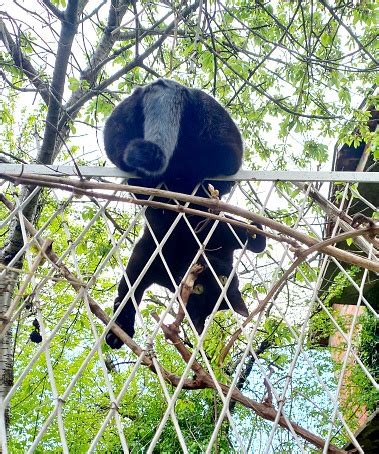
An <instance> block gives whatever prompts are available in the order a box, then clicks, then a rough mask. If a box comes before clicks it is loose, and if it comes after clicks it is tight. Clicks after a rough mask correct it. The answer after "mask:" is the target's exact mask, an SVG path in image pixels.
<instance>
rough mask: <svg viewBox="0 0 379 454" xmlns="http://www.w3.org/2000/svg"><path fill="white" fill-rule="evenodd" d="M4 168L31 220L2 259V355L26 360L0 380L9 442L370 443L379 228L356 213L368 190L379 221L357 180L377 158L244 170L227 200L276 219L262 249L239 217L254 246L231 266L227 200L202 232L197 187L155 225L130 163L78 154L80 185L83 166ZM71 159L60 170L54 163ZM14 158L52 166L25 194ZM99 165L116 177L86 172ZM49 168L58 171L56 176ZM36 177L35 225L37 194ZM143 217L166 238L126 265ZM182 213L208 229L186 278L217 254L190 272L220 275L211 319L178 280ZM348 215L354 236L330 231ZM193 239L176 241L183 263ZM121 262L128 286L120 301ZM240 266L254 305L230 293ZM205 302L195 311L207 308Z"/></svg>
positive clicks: (1, 422) (8, 198)
mask: <svg viewBox="0 0 379 454" xmlns="http://www.w3.org/2000/svg"><path fill="white" fill-rule="evenodd" d="M0 171H1V172H0V173H2V175H4V176H6V177H7V178H6V179H4V180H2V199H1V202H2V204H1V206H0V215H1V218H0V228H1V234H2V236H1V237H2V238H3V239H5V238H6V237H7V234H9V231H10V229H12V228H13V227H14V226H15V225H18V227H17V228H18V229H19V234H20V237H21V238H22V245H21V247H20V248H19V249H18V250H17V251H14V253H13V254H11V255H10V256H9V257H7V258H6V261H5V262H6V264H5V265H3V266H2V268H1V269H0V273H1V290H2V292H1V299H0V302H1V303H2V305H3V307H2V308H1V309H0V311H1V320H0V349H1V350H0V351H1V354H0V367H1V368H2V370H1V374H2V375H3V376H5V374H6V373H9V370H11V371H12V373H13V374H14V378H13V379H12V380H11V382H9V386H3V387H2V388H1V390H2V395H1V401H0V435H1V443H2V452H3V453H6V452H35V451H36V452H60V451H63V452H151V453H152V452H209V453H210V452H234V451H235V452H246V453H247V452H254V453H261V452H262V453H268V452H293V453H296V452H314V450H315V449H319V450H322V451H323V452H345V451H344V450H346V449H350V448H355V449H356V450H357V451H358V452H364V450H365V445H364V443H365V442H364V441H362V438H360V437H357V436H356V435H355V434H357V431H358V429H361V433H362V427H364V425H365V423H366V421H367V420H368V418H369V415H370V414H371V413H373V412H375V400H377V399H378V384H377V378H378V364H377V363H375V361H373V358H374V359H375V354H373V353H372V352H371V353H370V350H369V348H368V346H367V339H371V338H372V337H371V338H370V336H378V334H377V319H378V316H377V312H376V310H377V306H378V303H377V301H378V300H379V298H378V296H379V285H378V272H379V255H378V249H379V248H378V245H379V243H378V240H377V239H376V238H375V235H371V236H370V235H369V234H368V230H365V233H366V234H365V235H357V234H355V236H354V232H355V228H353V227H351V226H350V224H351V221H352V219H356V218H353V216H354V215H356V214H357V213H356V211H355V210H356V206H357V205H356V204H355V201H359V208H360V210H359V212H360V213H363V214H364V215H365V216H366V217H365V218H364V219H363V221H364V222H363V227H365V225H364V223H365V222H368V225H369V227H370V226H371V227H372V228H373V229H374V230H373V231H374V232H375V233H376V234H377V233H378V230H377V227H376V224H375V219H377V217H379V216H378V214H379V212H378V207H377V206H376V204H375V200H376V198H375V197H374V198H373V200H368V199H367V198H364V197H362V196H361V195H360V192H359V188H360V186H359V185H357V184H353V185H352V184H350V183H349V182H353V183H358V182H361V184H368V185H372V188H373V194H374V193H375V191H377V190H378V187H379V175H378V174H377V173H371V174H370V173H347V172H346V173H343V172H336V173H330V172H325V173H322V172H319V173H316V174H310V173H300V172H299V173H295V172H288V173H283V172H278V173H276V174H275V173H274V172H269V173H264V172H262V173H259V172H255V173H254V174H253V173H246V172H241V173H240V174H239V176H237V178H236V182H235V184H234V187H233V189H232V190H231V192H230V194H229V195H228V196H226V198H225V200H226V201H227V202H228V203H229V204H230V205H231V206H234V207H237V211H235V213H236V212H237V213H240V214H243V213H244V212H249V213H255V214H256V215H259V216H263V217H264V218H265V219H267V223H266V224H265V225H264V231H265V233H266V234H267V245H266V248H265V250H264V251H262V252H260V253H257V254H254V253H253V252H251V251H249V250H248V247H247V245H246V244H243V243H242V242H241V241H240V238H239V236H238V235H237V234H236V233H235V232H236V231H237V232H238V230H237V229H238V227H236V224H234V225H233V224H228V227H227V229H228V230H226V232H228V235H229V232H230V234H231V235H234V236H233V238H234V241H236V240H237V241H238V242H239V247H238V248H236V251H235V252H234V258H233V264H232V266H230V267H229V268H228V269H227V275H225V276H222V277H223V279H222V280H221V279H220V275H219V274H218V272H217V270H216V269H215V262H214V260H212V259H211V258H210V256H211V255H212V252H213V251H212V250H210V249H209V247H210V246H209V245H211V244H212V238H214V235H215V231H216V229H217V227H218V226H219V225H221V224H223V219H222V217H223V216H224V214H223V212H221V213H219V212H217V211H215V210H213V211H212V210H211V211H210V212H209V211H208V210H205V213H207V214H210V215H213V216H214V219H211V220H210V221H208V226H207V223H206V222H205V224H204V222H203V223H202V225H205V226H207V227H208V229H209V230H208V231H207V234H206V235H205V237H204V239H201V240H200V239H199V230H198V229H197V228H198V227H199V226H198V225H195V227H194V222H193V219H194V214H193V213H191V212H189V211H187V210H186V208H188V207H192V208H193V204H191V205H190V201H187V202H186V203H185V202H183V201H182V202H181V204H178V202H175V204H174V206H176V208H177V209H178V212H177V213H176V214H175V215H173V222H172V223H171V225H170V226H169V228H167V231H165V232H164V234H162V235H161V236H158V237H157V232H156V230H155V229H154V228H151V226H150V225H149V220H148V218H146V216H145V215H146V210H152V208H147V207H146V206H142V205H136V204H130V203H126V202H125V200H126V199H125V198H128V199H130V198H131V197H134V196H133V195H131V194H129V193H128V192H127V191H126V188H123V187H121V186H115V184H114V183H115V182H116V181H117V180H115V177H119V176H121V174H120V173H119V171H118V170H116V169H98V168H97V169H96V170H94V169H93V168H80V174H81V175H82V177H85V180H82V181H81V187H80V188H79V189H81V191H82V192H81V193H80V191H77V189H78V186H76V187H74V186H70V184H71V183H72V182H74V181H76V182H77V181H78V179H77V178H76V177H74V176H73V175H75V173H76V172H77V169H74V168H68V167H65V168H63V167H60V168H57V167H54V168H52V167H51V168H47V167H42V166H25V167H22V168H21V166H12V167H9V166H8V167H7V166H1V168H0ZM5 174H6V175H5ZM57 174H58V176H59V177H60V180H59V181H58V180H57V183H56V184H55V183H54V184H53V182H52V180H45V181H43V179H44V178H45V177H44V176H46V175H50V176H51V175H53V176H54V175H57ZM11 175H13V176H17V178H16V180H15V181H13V183H20V182H24V183H32V182H33V181H32V179H33V177H34V178H36V179H37V180H38V181H34V183H35V184H37V186H36V188H35V189H34V190H33V191H32V192H31V194H30V195H29V196H28V197H27V199H26V200H25V201H23V202H22V203H21V202H20V201H19V194H20V190H19V187H17V186H15V185H14V184H13V183H12V182H9V181H8V180H9V177H10V176H11ZM67 175H68V176H67ZM63 177H64V178H65V180H64V181H65V183H63V182H62V181H63V180H62V178H63ZM100 177H103V179H102V181H104V178H106V181H107V182H109V183H108V186H106V185H102V186H96V185H94V186H93V187H89V186H88V185H87V186H86V184H87V183H90V182H91V181H95V179H96V178H97V179H98V178H100ZM91 178H92V179H91ZM307 180H309V181H308V182H307ZM315 181H316V183H315ZM342 181H344V183H342ZM299 182H302V183H299ZM328 182H333V184H332V188H333V190H332V191H330V190H329V189H330V185H329V183H328ZM40 185H42V186H48V188H46V189H44V190H43V191H42V192H41V191H40ZM75 188H76V189H75ZM374 188H375V189H374ZM75 190H76V193H75ZM70 191H71V192H70ZM37 193H39V202H38V206H37V212H38V221H37V223H36V225H32V224H31V223H30V222H29V221H27V219H26V218H25V217H24V211H25V209H27V205H28V203H29V202H30V201H31V200H32V199H33V198H34V197H35V195H36V194H37ZM79 193H80V194H79ZM329 193H331V194H332V196H331V200H329V199H328V196H327V195H328V194H329ZM105 195H106V196H105ZM149 200H153V196H150V198H149ZM154 200H157V197H155V199H154ZM159 200H160V201H161V199H159ZM166 201H167V200H166ZM183 207H184V208H183ZM362 207H363V209H362ZM238 210H240V211H238ZM244 210H245V211H244ZM225 214H228V213H225ZM217 217H218V219H217ZM236 219H237V218H236ZM253 219H254V218H253ZM259 219H262V218H259ZM369 219H373V221H371V223H370V222H369ZM238 220H239V221H243V222H245V221H246V219H243V218H242V217H241V216H240V217H238ZM271 221H276V222H277V223H279V224H280V225H281V226H283V230H280V229H279V231H278V230H277V229H276V227H275V226H277V225H278V224H275V223H272V222H271ZM209 223H210V224H209ZM143 225H145V226H146V228H147V229H149V228H150V234H151V236H152V238H153V240H154V247H153V249H152V250H151V251H150V250H149V251H147V252H146V263H145V266H144V267H143V269H142V271H141V273H140V275H139V276H138V278H137V279H135V280H133V281H131V277H130V276H128V275H127V274H126V273H125V265H126V264H127V262H128V260H129V259H130V256H131V253H132V250H133V248H134V247H135V244H136V242H137V241H138V238H140V237H141V232H142V229H143ZM180 225H185V226H186V228H187V229H188V231H189V232H190V234H191V236H192V238H193V240H194V241H195V243H196V245H197V246H196V250H195V251H194V253H193V257H192V260H191V264H190V266H189V267H188V270H187V274H185V273H184V274H183V276H182V279H183V282H185V284H186V285H187V284H188V282H189V281H188V280H187V279H186V276H187V278H188V276H191V275H189V274H188V273H190V272H191V270H193V268H192V265H194V264H196V263H198V262H199V261H201V262H202V264H203V265H204V267H205V268H204V269H203V270H202V271H201V272H200V273H199V274H198V276H197V278H196V276H195V280H194V282H193V283H192V287H191V285H190V286H189V290H190V291H192V292H193V293H192V297H194V293H195V294H196V289H197V287H196V285H199V284H197V282H200V281H201V277H202V273H204V274H203V276H207V277H206V279H207V280H206V281H204V282H206V283H208V285H213V284H214V283H216V290H215V291H214V292H213V293H211V296H213V297H214V301H213V300H212V301H208V300H207V304H210V305H211V310H210V312H211V313H210V315H209V316H207V315H208V313H206V316H207V318H206V320H205V328H204V330H203V331H201V330H200V332H198V331H197V330H196V328H195V326H196V323H195V321H194V320H195V318H194V319H193V320H192V319H191V318H190V317H189V316H188V313H187V310H186V308H185V307H184V306H185V303H186V298H185V296H183V295H185V293H183V289H185V288H187V287H186V285H181V284H180V283H179V284H178V282H177V280H176V278H175V276H176V275H177V270H174V269H171V268H170V261H169V260H168V258H167V254H166V252H165V251H167V248H166V249H165V245H166V244H168V241H169V240H170V238H171V235H175V232H176V231H177V230H175V229H178V228H179V227H178V226H180ZM225 225H226V224H225ZM288 228H290V229H292V230H290V229H288ZM200 229H201V227H200ZM375 229H376V230H375ZM291 231H292V232H293V233H294V237H290V235H289V233H288V232H291ZM173 232H174V233H173ZM344 232H353V235H352V237H353V238H352V239H346V238H344V239H343V241H340V242H339V243H338V248H333V247H331V245H332V244H333V242H334V240H333V238H334V237H336V236H338V235H340V234H341V233H344ZM302 235H303V236H302ZM347 236H348V235H347ZM305 237H306V238H308V240H307V242H305V243H304V242H302V241H301V238H305ZM329 238H332V239H331V240H330V241H329V242H328V241H326V242H325V244H324V243H322V244H321V246H320V247H318V245H319V244H320V243H321V242H322V241H324V240H327V239H329ZM193 240H191V241H193ZM4 247H7V245H5V244H4ZM186 247H187V248H188V247H189V246H188V244H177V245H176V251H177V256H178V257H179V259H178V263H180V257H181V255H183V253H184V252H185V251H186V249H185V248H186ZM309 247H311V248H313V249H312V250H311V252H312V253H307V248H309ZM349 258H350V259H352V261H351V262H350V263H349V260H348V259H349ZM20 260H21V261H22V267H20ZM157 260H160V263H162V264H163V267H164V270H165V272H166V273H167V276H168V280H169V283H168V284H167V285H166V287H168V288H169V289H168V290H167V289H165V288H162V286H158V285H153V286H150V287H149V289H148V290H147V291H146V292H145V293H144V297H143V300H142V303H141V304H140V305H139V306H138V305H137V299H138V297H137V296H136V295H135V292H136V291H138V287H139V285H140V283H141V281H142V280H143V279H144V276H146V273H147V272H148V270H149V268H150V267H151V266H154V264H156V262H157ZM221 261H222V260H221ZM291 267H292V268H291ZM204 270H205V271H204ZM122 277H124V279H125V281H126V282H127V283H128V286H127V292H126V294H125V295H123V296H124V297H123V300H122V301H121V304H120V305H119V307H118V309H117V311H116V312H115V314H113V310H112V308H113V300H114V298H115V296H116V289H117V285H118V282H119V281H120V279H121V278H122ZM236 277H238V279H239V290H240V291H241V293H242V295H243V300H244V303H245V304H246V305H247V307H248V311H249V314H250V315H249V316H248V318H247V319H246V320H245V317H243V316H241V315H238V314H237V313H236V312H235V311H234V310H233V307H235V301H233V300H232V299H231V298H230V291H231V288H232V286H233V285H236ZM204 279H205V278H204ZM221 281H222V282H221ZM14 282H16V285H15V286H14V285H13V283H14ZM210 283H212V284H210ZM237 284H238V281H237ZM200 290H201V288H200ZM203 290H204V289H203ZM187 296H188V295H187ZM126 304H129V305H131V304H134V307H135V309H136V322H135V328H136V332H135V335H134V337H133V339H130V338H127V337H126V338H123V340H124V339H126V341H127V345H124V346H123V347H122V348H121V349H119V350H111V349H110V348H109V347H108V346H107V345H106V344H105V342H104V340H105V337H106V335H107V333H108V332H109V330H110V329H111V326H114V321H115V320H116V318H117V316H118V315H119V313H120V311H121V310H122V309H123V307H124V306H125V305H126ZM220 308H221V309H226V310H222V311H220V310H219V309H220ZM181 310H183V311H184V313H185V317H184V321H183V322H182V323H181V324H180V325H179V327H178V324H176V322H177V321H178V319H176V317H177V314H178V311H179V312H180V311H181ZM192 310H193V313H192V314H194V315H192V316H193V317H196V315H197V312H198V310H197V308H195V309H192ZM173 322H174V323H173ZM104 326H105V328H104ZM370 330H371V331H370ZM9 333H12V337H11V341H12V343H11V344H7V342H8V341H9V339H10V337H9ZM39 336H40V337H39ZM33 341H34V342H33ZM39 341H41V342H39ZM9 345H11V351H12V355H11V358H12V359H11V361H10V362H9V355H8V356H6V354H7V353H6V352H7V348H8V350H9ZM4 358H7V360H8V362H7V361H5V360H4ZM376 360H377V358H376Z"/></svg>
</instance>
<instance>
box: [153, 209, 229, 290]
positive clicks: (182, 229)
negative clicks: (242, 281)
mask: <svg viewBox="0 0 379 454" xmlns="http://www.w3.org/2000/svg"><path fill="white" fill-rule="evenodd" d="M176 216H177V215H176V214H175V213H172V212H170V213H163V214H162V215H161V216H156V217H154V219H151V220H150V227H151V229H152V231H153V234H154V236H155V237H156V239H157V240H158V242H162V241H163V242H164V244H163V246H162V254H163V257H164V261H165V262H166V263H163V260H162V258H161V257H160V256H158V257H159V258H158V260H159V263H160V266H161V267H164V268H166V266H167V267H168V268H169V270H170V272H171V274H172V275H173V277H174V279H175V280H176V282H177V283H179V282H180V280H181V279H182V278H183V277H184V274H185V273H186V271H187V269H188V267H189V266H190V264H191V263H192V262H193V260H194V259H195V258H196V255H198V252H199V249H204V250H205V252H207V251H212V252H214V251H217V252H218V254H219V255H221V256H222V253H223V249H225V244H223V243H224V242H223V239H222V236H220V235H219V234H218V230H217V229H216V233H215V234H213V235H212V236H211V237H210V239H209V240H208V238H207V237H208V234H209V232H210V230H211V229H212V226H213V222H212V221H210V222H208V223H206V225H205V226H204V218H202V217H200V216H188V217H187V220H185V219H184V218H183V217H181V218H180V220H179V221H178V222H177V224H176V225H175V227H174V228H173V227H172V225H173V223H174V222H175V218H176ZM169 232H170V233H169ZM196 261H198V258H197V260H196ZM166 271H167V269H166Z"/></svg>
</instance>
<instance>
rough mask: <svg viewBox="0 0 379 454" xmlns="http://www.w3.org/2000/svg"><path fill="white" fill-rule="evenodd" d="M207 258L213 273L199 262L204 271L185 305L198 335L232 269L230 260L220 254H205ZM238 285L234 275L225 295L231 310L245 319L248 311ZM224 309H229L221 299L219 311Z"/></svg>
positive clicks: (201, 261) (231, 260)
mask: <svg viewBox="0 0 379 454" xmlns="http://www.w3.org/2000/svg"><path fill="white" fill-rule="evenodd" d="M207 257H208V260H209V262H210V264H211V265H212V268H213V271H214V273H213V272H212V270H211V269H210V267H209V266H207V265H206V264H205V261H204V260H200V263H201V264H203V265H205V266H204V270H203V271H202V272H201V273H200V274H199V276H198V277H197V279H196V282H195V285H194V287H193V291H192V294H191V295H190V297H189V299H188V304H187V311H188V314H189V316H190V317H191V320H192V322H193V324H194V326H195V328H196V331H197V332H198V333H199V334H200V333H201V332H202V331H203V329H204V324H205V320H206V318H207V317H208V315H210V314H211V313H212V311H213V308H214V306H215V304H216V302H217V301H218V299H219V297H220V295H221V293H222V291H223V289H224V287H225V286H226V285H227V284H228V279H229V276H230V274H231V272H232V269H233V259H232V258H227V257H223V256H222V255H221V254H217V253H207ZM215 275H216V276H215ZM238 285H239V281H238V277H237V275H236V274H234V275H233V277H232V278H230V283H229V285H228V288H227V291H226V295H227V298H228V300H229V302H230V304H231V306H232V307H233V309H234V310H235V311H236V312H237V313H238V314H241V315H243V316H245V317H246V316H247V315H248V310H247V307H246V304H245V302H244V300H243V298H242V295H241V292H240V290H239V288H238ZM225 309H229V306H228V304H227V302H226V300H225V298H223V300H222V301H221V304H220V306H219V310H225Z"/></svg>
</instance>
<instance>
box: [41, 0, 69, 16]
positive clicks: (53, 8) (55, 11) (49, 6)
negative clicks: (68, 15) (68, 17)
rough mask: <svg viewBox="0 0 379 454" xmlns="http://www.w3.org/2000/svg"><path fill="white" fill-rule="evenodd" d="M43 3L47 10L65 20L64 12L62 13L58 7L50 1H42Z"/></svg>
mask: <svg viewBox="0 0 379 454" xmlns="http://www.w3.org/2000/svg"><path fill="white" fill-rule="evenodd" d="M42 3H43V4H44V5H45V6H46V8H47V9H48V10H49V11H50V12H51V13H53V14H54V16H55V17H57V18H58V19H59V20H61V21H62V20H64V11H61V10H60V9H58V8H57V7H56V6H54V5H53V4H52V3H51V2H50V1H49V0H42Z"/></svg>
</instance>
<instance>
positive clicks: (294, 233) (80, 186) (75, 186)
mask: <svg viewBox="0 0 379 454" xmlns="http://www.w3.org/2000/svg"><path fill="white" fill-rule="evenodd" d="M0 177H2V178H5V179H7V180H9V181H12V182H14V183H15V184H20V183H22V184H34V185H37V186H42V187H51V188H57V189H61V190H64V191H69V192H71V193H74V194H80V195H86V196H88V197H95V198H101V199H106V200H114V201H120V202H125V203H131V204H134V205H144V206H151V207H154V208H161V209H165V210H171V211H176V212H178V213H188V214H192V215H195V216H203V217H205V218H209V219H214V220H220V221H222V222H227V223H229V224H233V225H240V224H241V223H240V222H239V221H236V220H234V219H231V218H227V217H222V216H219V215H216V214H213V213H209V212H206V211H201V210H195V209H193V208H186V207H184V206H182V205H171V204H169V203H162V202H156V201H154V200H137V199H133V198H130V197H120V196H116V195H113V194H106V193H100V192H93V191H91V189H97V190H113V191H114V190H118V191H125V192H131V193H134V194H142V195H153V196H157V197H163V198H166V199H174V200H179V201H181V202H190V203H194V204H197V205H201V206H205V207H207V208H209V209H210V210H212V211H216V212H221V211H223V212H226V213H230V214H234V215H236V216H241V217H243V218H245V219H248V220H249V221H252V222H255V223H258V224H262V225H264V226H266V227H269V228H271V229H273V230H276V231H277V232H280V233H281V234H283V235H286V236H288V237H290V238H292V239H295V240H297V241H300V242H301V243H303V244H305V245H307V246H309V247H310V248H309V249H307V250H306V251H305V252H309V253H311V252H314V251H316V250H319V251H320V252H323V253H325V254H328V255H330V256H332V257H334V258H336V259H337V260H340V261H342V262H346V263H350V264H353V265H358V266H360V267H362V268H366V269H368V270H370V271H374V272H376V273H378V272H379V261H376V260H375V261H374V260H370V259H367V258H365V257H360V256H358V255H356V254H353V253H351V252H347V251H344V250H342V249H338V248H336V247H334V246H330V244H333V243H334V242H336V238H340V237H342V235H339V236H338V237H333V238H330V239H328V240H326V241H323V242H319V241H318V240H317V239H316V238H313V237H311V236H308V235H306V234H304V233H301V232H299V231H298V230H296V229H293V228H291V227H288V226H286V225H283V224H280V223H279V222H276V221H274V220H273V219H269V218H267V217H264V216H261V215H259V214H256V213H252V212H250V211H248V210H246V209H243V208H239V207H236V206H233V205H230V204H228V203H225V202H222V201H220V200H216V199H207V198H204V197H196V196H191V195H188V194H180V193H176V192H172V191H163V190H161V189H154V188H143V187H141V186H130V185H127V184H116V183H94V182H90V181H68V180H66V179H64V178H60V177H52V176H47V175H43V176H39V175H34V174H33V175H27V174H24V175H23V176H15V175H12V176H11V175H6V174H0ZM242 224H243V223H242ZM243 225H244V228H246V230H249V231H252V232H253V233H254V234H256V233H260V234H262V235H266V236H270V235H269V232H265V231H261V230H259V229H257V227H254V226H253V225H249V224H243ZM378 228H379V227H374V228H373V227H370V228H369V229H359V230H355V231H353V232H348V233H346V234H343V235H347V236H345V237H344V238H350V237H351V238H354V237H355V236H357V235H365V234H371V233H376V232H377V229H378ZM370 229H371V230H370ZM349 235H350V236H349ZM283 240H284V239H283ZM341 241H342V240H341ZM313 246H314V247H315V249H313Z"/></svg>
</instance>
